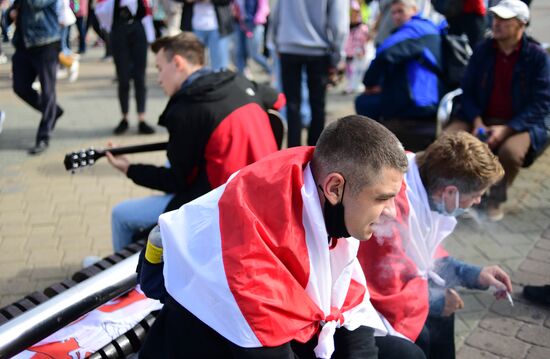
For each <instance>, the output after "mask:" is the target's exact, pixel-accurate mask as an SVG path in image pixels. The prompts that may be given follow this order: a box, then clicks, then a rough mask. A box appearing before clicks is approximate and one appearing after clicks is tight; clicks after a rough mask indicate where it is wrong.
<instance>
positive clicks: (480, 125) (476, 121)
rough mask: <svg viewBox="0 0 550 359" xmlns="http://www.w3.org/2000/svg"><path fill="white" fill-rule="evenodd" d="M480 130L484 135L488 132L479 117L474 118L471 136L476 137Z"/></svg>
mask: <svg viewBox="0 0 550 359" xmlns="http://www.w3.org/2000/svg"><path fill="white" fill-rule="evenodd" d="M480 128H482V129H484V130H485V133H488V132H489V130H488V129H487V126H485V124H484V123H483V120H482V119H481V116H477V117H476V118H474V122H473V126H472V135H474V136H476V137H477V135H478V131H479V129H480Z"/></svg>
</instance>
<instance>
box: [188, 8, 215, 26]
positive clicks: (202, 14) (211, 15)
mask: <svg viewBox="0 0 550 359" xmlns="http://www.w3.org/2000/svg"><path fill="white" fill-rule="evenodd" d="M191 26H192V29H193V30H202V31H211V30H217V29H218V19H217V18H216V10H215V9H214V5H212V4H211V3H210V1H204V2H202V1H201V2H195V5H194V6H193V19H192V20H191Z"/></svg>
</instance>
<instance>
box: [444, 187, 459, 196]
mask: <svg viewBox="0 0 550 359" xmlns="http://www.w3.org/2000/svg"><path fill="white" fill-rule="evenodd" d="M457 191H458V188H457V187H456V186H454V185H448V186H445V188H443V193H442V194H446V195H447V196H450V195H454V194H455V193H456V192H457Z"/></svg>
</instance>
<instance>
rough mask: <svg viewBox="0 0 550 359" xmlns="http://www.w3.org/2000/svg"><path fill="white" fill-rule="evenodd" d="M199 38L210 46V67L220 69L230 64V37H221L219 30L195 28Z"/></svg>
mask: <svg viewBox="0 0 550 359" xmlns="http://www.w3.org/2000/svg"><path fill="white" fill-rule="evenodd" d="M193 33H194V34H195V35H197V37H198V38H199V40H200V41H201V42H202V43H203V44H204V46H205V47H207V48H208V53H209V56H210V67H211V68H212V70H220V69H224V68H227V67H228V66H229V37H228V36H224V37H221V36H220V33H219V31H218V30H209V31H205V30H193Z"/></svg>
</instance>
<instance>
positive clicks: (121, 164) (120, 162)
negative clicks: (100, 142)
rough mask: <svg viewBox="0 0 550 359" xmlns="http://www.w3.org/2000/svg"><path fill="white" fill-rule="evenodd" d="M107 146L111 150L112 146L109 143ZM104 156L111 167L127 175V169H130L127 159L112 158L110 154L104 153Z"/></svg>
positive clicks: (122, 157)
mask: <svg viewBox="0 0 550 359" xmlns="http://www.w3.org/2000/svg"><path fill="white" fill-rule="evenodd" d="M107 145H108V146H109V148H113V144H112V143H111V142H109V143H108V144H107ZM105 156H107V161H109V163H110V164H111V166H113V167H114V168H116V169H117V170H119V171H120V172H122V173H124V174H127V173H128V167H130V161H129V160H128V157H126V156H113V154H112V153H111V152H106V153H105Z"/></svg>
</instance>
